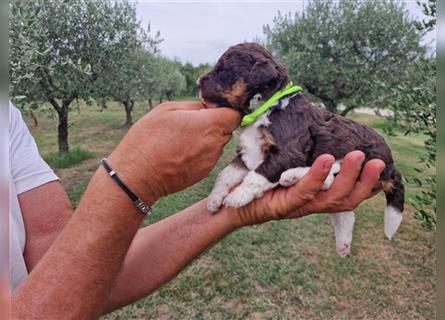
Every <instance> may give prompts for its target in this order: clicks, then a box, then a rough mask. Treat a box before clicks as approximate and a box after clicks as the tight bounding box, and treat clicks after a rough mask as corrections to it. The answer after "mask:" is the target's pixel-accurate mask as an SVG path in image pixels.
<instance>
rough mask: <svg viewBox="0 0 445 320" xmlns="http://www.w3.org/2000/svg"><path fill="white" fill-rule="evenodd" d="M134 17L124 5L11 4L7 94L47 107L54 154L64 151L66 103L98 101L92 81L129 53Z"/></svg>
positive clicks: (134, 38) (94, 1) (95, 1)
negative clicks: (54, 132)
mask: <svg viewBox="0 0 445 320" xmlns="http://www.w3.org/2000/svg"><path fill="white" fill-rule="evenodd" d="M134 12H135V9H134V5H132V4H130V3H128V2H126V1H107V0H79V1H56V0H50V1H46V0H38V1H19V0H13V1H11V3H10V28H9V46H10V59H9V61H10V80H11V86H10V94H11V96H13V97H14V96H15V97H20V98H21V101H22V102H25V103H26V102H28V103H43V102H48V103H50V104H51V105H52V106H53V108H54V109H55V111H56V112H57V114H58V119H59V124H58V144H59V151H60V152H67V151H68V111H69V109H70V106H71V103H72V102H73V101H74V100H75V99H83V100H86V101H88V100H90V99H91V98H93V97H97V96H99V95H100V94H101V92H98V89H99V88H101V86H97V84H98V82H97V81H98V79H100V78H101V76H102V75H103V74H104V72H108V71H109V70H110V68H112V67H113V66H115V65H117V63H118V59H122V57H126V56H129V55H131V54H132V53H133V51H134V48H135V46H136V45H137V42H138V41H139V40H138V39H139V38H138V37H139V24H138V22H137V21H135V19H134V14H135V13H134Z"/></svg>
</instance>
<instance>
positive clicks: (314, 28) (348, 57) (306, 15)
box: [264, 0, 424, 115]
mask: <svg viewBox="0 0 445 320" xmlns="http://www.w3.org/2000/svg"><path fill="white" fill-rule="evenodd" d="M264 32H265V34H266V36H267V43H268V46H269V48H270V50H271V51H273V52H274V53H275V54H276V55H277V56H278V57H279V58H280V59H281V60H282V61H283V62H284V63H285V64H286V65H287V66H288V67H289V71H290V75H291V78H292V79H293V80H294V81H295V82H297V83H299V84H302V85H303V86H304V87H305V88H306V89H307V91H308V92H309V93H310V94H312V95H314V96H315V97H317V98H319V99H320V100H321V101H322V102H323V104H324V105H325V106H326V108H327V109H328V110H330V111H332V112H336V113H340V112H341V113H342V114H343V115H344V114H346V113H348V112H349V111H350V110H353V109H354V108H356V107H360V106H369V107H374V106H375V105H376V98H377V97H379V96H382V95H384V96H386V95H388V94H389V91H388V89H389V88H390V87H391V86H392V85H394V84H397V83H399V82H400V80H401V78H402V77H403V75H404V71H405V70H406V68H407V66H408V65H409V64H410V63H411V62H412V61H413V60H414V59H415V58H416V57H418V56H419V55H421V54H423V51H424V49H423V48H422V47H421V46H420V44H419V39H420V32H419V31H418V30H417V29H416V27H415V25H414V23H413V21H411V20H410V18H409V16H408V13H407V11H406V10H405V8H404V6H403V3H401V2H396V1H353V0H343V1H334V0H314V1H311V2H309V4H308V5H307V6H306V8H305V11H304V12H302V13H298V12H297V13H295V15H294V16H291V15H290V14H288V15H282V14H280V13H279V14H278V16H277V17H276V18H275V19H274V24H273V25H272V26H269V25H267V26H265V27H264ZM382 83H384V84H385V85H384V86H382V85H381V84H382ZM341 105H342V106H343V107H344V108H343V110H341V108H339V107H340V106H341Z"/></svg>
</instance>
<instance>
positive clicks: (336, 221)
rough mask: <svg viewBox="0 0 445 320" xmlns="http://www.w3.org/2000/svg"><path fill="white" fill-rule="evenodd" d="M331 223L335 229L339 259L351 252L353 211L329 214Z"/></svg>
mask: <svg viewBox="0 0 445 320" xmlns="http://www.w3.org/2000/svg"><path fill="white" fill-rule="evenodd" d="M330 217H331V222H332V224H333V225H334V229H335V243H336V246H337V253H338V255H339V256H340V257H346V256H347V255H348V254H349V253H350V252H351V242H352V230H353V229H354V222H355V214H354V211H345V212H337V213H331V214H330Z"/></svg>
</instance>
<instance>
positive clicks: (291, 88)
mask: <svg viewBox="0 0 445 320" xmlns="http://www.w3.org/2000/svg"><path fill="white" fill-rule="evenodd" d="M300 91H303V88H302V87H299V86H295V85H294V84H293V83H292V82H289V83H288V84H287V85H286V86H285V87H284V88H283V89H281V90H280V91H277V92H275V93H274V95H273V96H272V97H270V98H269V99H267V100H266V101H265V102H264V103H263V104H262V105H261V106H259V107H258V108H257V109H256V110H255V111H253V112H252V113H249V114H248V115H245V116H244V117H243V119H242V121H241V127H246V126H248V125H250V124H252V123H253V122H255V121H256V120H257V119H258V117H259V116H261V115H263V114H264V113H265V112H266V111H267V110H269V109H270V107H272V106H273V105H274V104H275V103H277V101H278V100H280V99H281V98H283V97H285V96H288V95H290V94H292V93H295V92H300Z"/></svg>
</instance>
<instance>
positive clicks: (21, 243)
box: [9, 103, 58, 292]
mask: <svg viewBox="0 0 445 320" xmlns="http://www.w3.org/2000/svg"><path fill="white" fill-rule="evenodd" d="M9 157H10V168H11V169H10V170H11V179H10V183H9V185H10V190H9V203H10V207H9V259H10V264H9V277H10V291H11V292H12V291H14V289H15V288H17V286H18V285H19V284H20V283H21V282H22V281H23V280H24V279H25V278H26V277H27V276H28V270H27V269H26V264H25V260H24V257H23V252H24V249H25V243H26V234H25V226H24V224H23V218H22V212H21V210H20V206H19V202H18V198H17V196H18V195H19V194H21V193H23V192H25V191H28V190H31V189H33V188H36V187H38V186H41V185H42V184H45V183H47V182H50V181H54V180H58V177H57V176H56V175H55V174H54V172H53V170H51V168H50V167H49V166H48V165H47V164H46V162H45V161H44V160H43V159H42V158H41V157H40V154H39V151H38V150H37V145H36V143H35V141H34V139H33V137H32V136H31V134H30V133H29V130H28V128H27V126H26V124H25V122H24V121H23V119H22V115H21V113H20V111H19V110H18V109H17V108H16V107H15V106H13V105H12V104H11V103H9Z"/></svg>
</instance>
